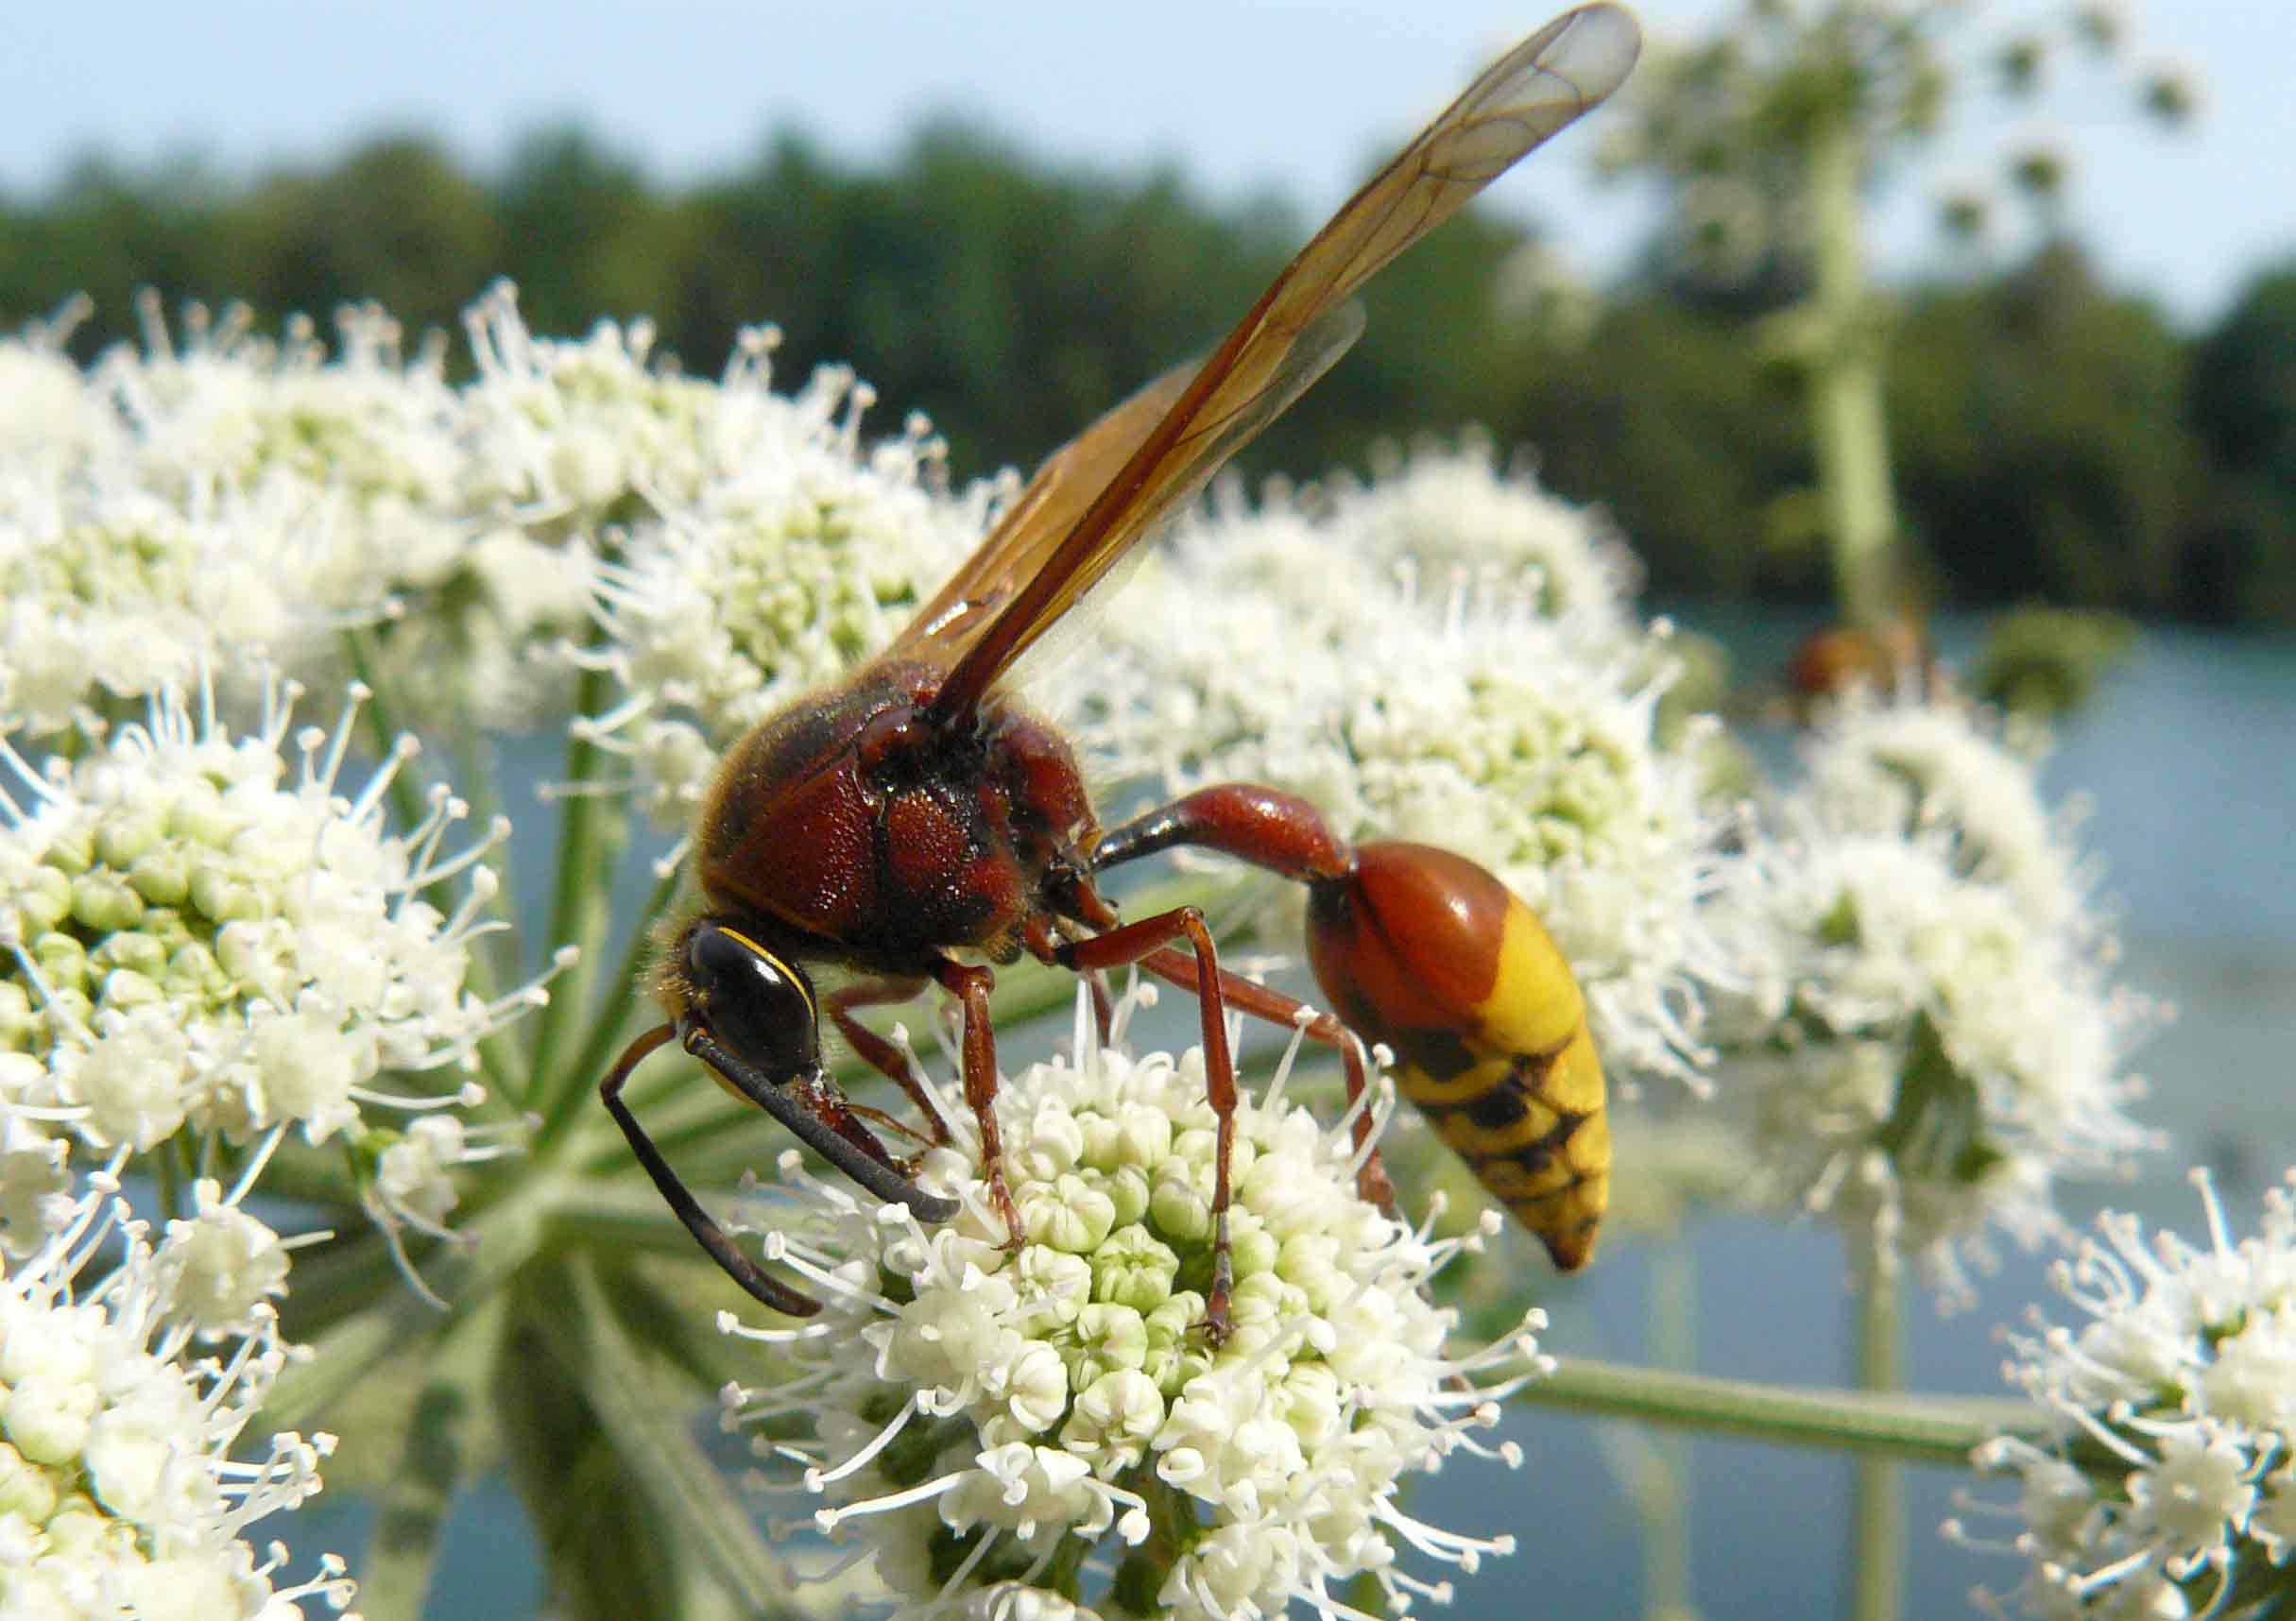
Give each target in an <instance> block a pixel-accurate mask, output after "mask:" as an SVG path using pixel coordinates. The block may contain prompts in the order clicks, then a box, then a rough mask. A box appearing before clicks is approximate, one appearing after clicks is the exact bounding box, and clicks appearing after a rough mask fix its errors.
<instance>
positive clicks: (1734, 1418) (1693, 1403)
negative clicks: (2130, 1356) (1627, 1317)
mask: <svg viewBox="0 0 2296 1621" xmlns="http://www.w3.org/2000/svg"><path fill="white" fill-rule="evenodd" d="M1515 1399H1516V1401H1518V1402H1526V1403H1530V1404H1532V1405H1534V1406H1538V1407H1550V1408H1563V1409H1565V1410H1567V1411H1569V1412H1574V1413H1584V1414H1587V1415H1589V1416H1594V1417H1606V1418H1627V1419H1636V1420H1639V1421H1642V1422H1646V1423H1651V1424H1665V1425H1683V1426H1687V1427H1688V1428H1692V1429H1700V1430H1707V1431H1711V1432H1713V1433H1715V1434H1719V1435H1740V1436H1745V1437H1747V1438H1749V1439H1751V1440H1756V1441H1770V1442H1783V1443H1786V1444H1789V1445H1794V1446H1823V1447H1829V1448H1832V1449H1835V1450H1838V1451H1851V1452H1864V1453H1872V1454H1875V1455H1876V1456H1880V1457H1886V1458H1893V1459H1899V1460H1901V1461H1904V1462H1908V1463H1928V1464H1942V1465H1944V1466H1945V1467H1948V1468H1954V1469H1966V1468H1967V1467H1968V1466H1969V1453H1970V1449H1971V1448H1973V1447H1975V1446H1977V1445H1978V1444H1979V1442H1984V1441H1986V1440H1988V1439H1990V1438H1991V1437H1993V1436H1996V1435H1998V1434H2001V1433H2002V1432H2004V1431H2016V1432H2020V1433H2024V1434H2030V1435H2032V1436H2034V1437H2041V1436H2044V1435H2046V1434H2047V1433H2048V1424H2047V1421H2046V1419H2045V1418H2044V1416H2043V1414H2042V1412H2041V1410H2040V1409H2039V1408H2035V1407H2033V1406H2032V1405H2031V1404H2030V1403H2027V1402H2020V1401H2011V1400H1985V1399H1981V1398H1979V1397H1974V1396H1971V1397H1954V1398H1941V1397H1935V1396H1911V1395H1897V1396H1876V1395H1866V1394H1862V1393H1859V1392H1856V1391H1826V1390H1798V1389H1794V1388H1792V1387H1790V1386H1777V1385H1761V1384H1756V1383H1753V1382H1752V1381H1749V1380H1743V1379H1716V1378H1709V1377H1707V1376H1705V1375H1704V1374H1670V1373H1665V1372H1662V1371H1660V1370H1657V1369H1652V1368H1634V1367H1627V1366H1624V1365H1621V1364H1619V1363H1613V1362H1595V1361H1588V1360H1585V1359H1582V1358H1579V1357H1565V1358H1563V1359H1562V1361H1561V1362H1560V1363H1559V1365H1558V1366H1557V1368H1556V1370H1555V1371H1554V1372H1553V1373H1552V1374H1549V1375H1548V1376H1547V1377H1545V1378H1543V1379H1538V1380H1535V1381H1534V1382H1533V1383H1532V1384H1530V1385H1528V1386H1526V1387H1525V1388H1524V1389H1523V1390H1522V1391H1521V1392H1520V1393H1519V1394H1517V1395H1516V1398H1515Z"/></svg>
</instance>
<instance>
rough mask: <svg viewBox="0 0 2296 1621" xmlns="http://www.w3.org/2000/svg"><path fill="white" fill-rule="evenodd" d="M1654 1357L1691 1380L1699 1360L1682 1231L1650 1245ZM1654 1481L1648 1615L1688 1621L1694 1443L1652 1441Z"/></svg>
mask: <svg viewBox="0 0 2296 1621" xmlns="http://www.w3.org/2000/svg"><path fill="white" fill-rule="evenodd" d="M1650 1313H1651V1357H1652V1359H1653V1361H1654V1362H1656V1363H1657V1364H1658V1366H1659V1367H1661V1368H1663V1369H1666V1370H1669V1371H1670V1372H1673V1373H1681V1374H1687V1373H1688V1372H1689V1371H1690V1369H1691V1368H1692V1367H1694V1366H1695V1365H1696V1364H1697V1360H1698V1271H1697V1266H1696V1263H1695V1262H1694V1261H1693V1260H1692V1258H1691V1255H1690V1245H1689V1241H1688V1239H1687V1238H1686V1237H1684V1236H1683V1234H1682V1232H1681V1230H1680V1229H1679V1228H1676V1229H1673V1230H1672V1231H1671V1232H1670V1233H1669V1234H1668V1235H1667V1236H1666V1237H1663V1238H1661V1239H1659V1240H1658V1241H1657V1242H1656V1243H1654V1244H1653V1245H1652V1246H1651V1276H1650ZM1649 1439H1650V1442H1651V1450H1652V1457H1653V1462H1654V1464H1655V1468H1654V1469H1653V1471H1652V1473H1653V1476H1655V1478H1654V1479H1653V1480H1652V1481H1650V1482H1649V1483H1648V1484H1649V1487H1650V1496H1649V1499H1648V1501H1647V1502H1641V1499H1639V1498H1638V1499H1637V1501H1638V1503H1641V1506H1642V1507H1643V1510H1644V1512H1643V1527H1642V1529H1643V1548H1644V1555H1643V1578H1642V1579H1643V1591H1642V1608H1643V1613H1644V1614H1645V1615H1647V1616H1650V1617H1652V1618H1653V1621H1659V1618H1661V1617H1663V1618H1665V1621H1690V1617H1693V1616H1695V1615H1696V1614H1697V1608H1696V1606H1695V1605H1694V1604H1693V1602H1692V1600H1691V1595H1690V1442H1689V1437H1688V1436H1687V1435H1684V1434H1681V1433H1679V1432H1668V1433H1665V1434H1659V1435H1653V1436H1651V1437H1650V1438H1649Z"/></svg>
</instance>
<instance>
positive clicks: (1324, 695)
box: [1044, 450, 1726, 1079]
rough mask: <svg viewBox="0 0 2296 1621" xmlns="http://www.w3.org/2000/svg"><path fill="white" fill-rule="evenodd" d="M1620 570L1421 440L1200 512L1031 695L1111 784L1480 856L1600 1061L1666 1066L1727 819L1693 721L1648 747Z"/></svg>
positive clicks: (1625, 579)
mask: <svg viewBox="0 0 2296 1621" xmlns="http://www.w3.org/2000/svg"><path fill="white" fill-rule="evenodd" d="M1629 579H1630V571H1629V567H1628V565H1627V563H1626V562H1625V561H1624V560H1623V558H1622V556H1621V555H1620V554H1619V552H1618V550H1617V548H1616V546H1615V543H1614V542H1612V541H1611V539H1610V538H1609V537H1608V535H1607V533H1606V532H1605V531H1603V530H1602V528H1601V527H1600V526H1599V525H1598V524H1597V522H1596V521H1595V520H1594V519H1593V517H1592V516H1591V515H1589V514H1587V513H1585V512H1584V511H1580V510H1576V509H1573V508H1569V507H1567V506H1564V505H1563V504H1562V503H1558V502H1556V501H1555V500H1553V499H1552V498H1551V497H1550V496H1547V495H1545V494H1544V493H1542V492H1541V491H1540V490H1539V489H1537V487H1536V486H1534V485H1533V484H1531V483H1530V481H1529V480H1528V479H1527V478H1523V477H1519V476H1517V477H1507V476H1502V475H1501V474H1500V473H1499V471H1498V469H1496V467H1495V465H1494V463H1493V460H1492V458H1491V457H1490V455H1489V454H1488V453H1487V452H1481V451H1477V450H1469V451H1467V452H1462V453H1459V454H1453V455H1443V454H1436V453H1433V452H1422V453H1420V454H1419V455H1417V456H1415V457H1414V458H1413V459H1412V460H1411V461H1410V462H1409V463H1408V464H1407V465H1406V466H1405V467H1403V468H1402V469H1399V470H1397V471H1396V472H1395V473H1394V475H1393V476H1392V477H1389V478H1386V479H1383V480H1380V481H1379V482H1375V483H1374V484H1372V485H1370V486H1365V487H1362V488H1360V489H1359V488H1343V489H1341V490H1339V491H1337V492H1335V493H1328V494H1324V493H1318V494H1316V495H1315V496H1313V497H1312V498H1311V497H1307V496H1303V497H1300V498H1297V499H1285V498H1283V497H1282V496H1281V495H1280V494H1275V495H1271V497H1270V498H1269V499H1268V500H1267V501H1266V502H1265V503H1262V504H1261V505H1260V506H1259V508H1258V509H1256V510H1249V509H1245V508H1243V507H1242V506H1241V505H1240V504H1238V503H1235V502H1233V501H1232V500H1230V501H1228V502H1225V503H1220V504H1217V505H1216V506H1215V508H1214V509H1213V510H1212V511H1211V512H1210V513H1208V514H1207V515H1205V516H1203V517H1200V518H1199V519H1197V520H1194V521H1192V522H1191V524H1189V525H1188V526H1187V527H1186V528H1185V529H1184V530H1183V532H1182V533H1181V535H1180V537H1179V538H1178V543H1177V545H1176V546H1175V547H1174V550H1173V552H1172V553H1171V555H1168V556H1160V557H1158V558H1157V559H1155V560H1154V561H1153V562H1152V564H1151V566H1150V568H1149V569H1148V570H1147V571H1144V572H1143V575H1142V577H1141V578H1140V579H1139V580H1137V581H1135V582H1134V583H1132V584H1131V585H1130V586H1128V587H1127V588H1126V591H1127V595H1126V598H1125V601H1124V604H1123V607H1122V612H1121V613H1118V614H1112V615H1110V616H1109V622H1108V623H1106V624H1105V626H1103V627H1102V628H1100V629H1099V630H1098V632H1097V633H1096V635H1095V638H1094V643H1093V651H1092V654H1091V655H1090V656H1089V657H1078V658H1077V659H1076V660H1075V661H1074V663H1073V664H1072V665H1071V667H1069V668H1067V669H1064V671H1063V673H1062V674H1063V680H1062V683H1061V690H1060V691H1059V693H1058V694H1054V693H1052V692H1049V691H1048V692H1047V693H1046V694H1044V695H1045V696H1046V697H1048V698H1050V697H1054V696H1055V695H1057V696H1058V697H1059V698H1060V699H1061V700H1062V701H1063V702H1064V703H1065V704H1066V705H1067V706H1068V708H1069V710H1070V713H1071V719H1072V721H1073V725H1074V729H1075V731H1076V734H1077V737H1078V739H1079V741H1080V742H1082V743H1084V744H1085V745H1086V746H1087V748H1088V750H1089V751H1090V752H1091V753H1093V754H1094V755H1096V756H1098V757H1099V758H1100V759H1102V760H1103V761H1105V765H1106V768H1107V771H1108V774H1109V775H1111V776H1121V777H1128V778H1132V779H1142V778H1144V779H1147V780H1149V781H1151V782H1153V783H1154V784H1155V785H1156V786H1157V791H1158V792H1174V791H1184V790H1186V789H1189V788H1192V787H1195V786H1198V785H1200V784H1203V783H1206V782H1209V781H1216V780H1221V779H1225V778H1242V779H1248V780H1252V781H1259V782H1266V783H1270V784H1272V785H1274V786H1276V787H1279V788H1283V789H1287V790H1289V791H1291V792H1293V793H1299V794H1302V795H1304V796H1305V797H1306V798H1308V799H1309V800H1311V802H1313V803H1314V804H1315V805H1317V806H1318V807H1320V808H1321V809H1322V810H1323V811H1324V812H1325V813H1326V814H1327V815H1328V817H1329V818H1330V819H1331V821H1332V823H1333V825H1334V826H1335V827H1336V828H1338V830H1339V831H1340V832H1341V833H1342V834H1343V835H1344V836H1345V837H1348V838H1351V839H1352V838H1359V837H1367V836H1378V837H1386V838H1402V839H1419V840H1423V841H1425V842H1427V843H1431V844H1436V845H1443V846H1445V847H1447V848H1450V849H1454V850H1457V851H1459V852H1460V853H1461V854H1463V855H1465V856H1467V857H1469V858H1471V859H1473V860H1475V861H1478V862H1482V864H1483V865H1485V866H1487V867H1489V868H1490V869H1491V870H1492V871H1493V872H1495V873H1496V874H1498V875H1499V878H1501V879H1504V880H1505V882H1506V883H1507V884H1508V885H1509V886H1510V887H1511V888H1513V889H1514V890H1515V891H1516V893H1517V894H1518V895H1520V896H1522V897H1523V898H1524V899H1525V900H1527V901H1528V902H1529V903H1530V904H1531V905H1532V907H1533V908H1534V910H1535V911H1536V912H1537V913H1539V915H1540V917H1541V918H1542V920H1543V921H1544V922H1545V923H1546V925H1547V928H1548V930H1550V931H1551V933H1552V934H1553V935H1554V937H1555V940H1556V942H1557V944H1558V945H1560V946H1561V947H1562V949H1563V952H1564V955H1565V956H1566V957H1568V959H1569V961H1570V964H1571V966H1572V968H1573V969H1574V970H1575V971H1576V972H1577V974H1578V976H1579V980H1580V982H1581V984H1582V985H1583V986H1584V987H1585V991H1586V996H1587V1001H1588V1004H1589V1013H1590V1018H1591V1022H1592V1025H1593V1029H1594V1033H1595V1039H1596V1045H1597V1046H1598V1047H1599V1048H1601V1049H1602V1053H1603V1058H1604V1062H1605V1063H1606V1065H1610V1066H1616V1067H1617V1068H1618V1069H1619V1070H1623V1071H1626V1072H1628V1073H1630V1074H1631V1073H1632V1072H1636V1071H1643V1072H1656V1073H1671V1074H1675V1075H1678V1076H1681V1077H1683V1078H1685V1079H1689V1078H1692V1077H1693V1075H1694V1071H1695V1067H1696V1066H1697V1064H1698V1063H1699V1062H1700V1061H1701V1059H1702V1056H1703V1055H1702V1053H1701V1051H1700V1049H1699V1044H1698V1032H1697V1020H1698V987H1699V986H1700V984H1702V983H1703V982H1704V981H1706V980H1707V979H1709V978H1711V977H1713V976H1715V975H1718V974H1722V973H1723V972H1725V971H1726V965H1725V964H1724V963H1723V961H1722V956H1721V953H1720V949H1719V947H1718V945H1717V943H1716V942H1715V941H1714V940H1713V939H1712V938H1711V937H1710V934H1709V931H1708V930H1707V927H1706V923H1705V917H1704V915H1703V912H1702V906H1701V903H1702V901H1703V900H1704V898H1705V896H1706V894H1707V893H1708V892H1709V891H1710V890H1711V889H1712V887H1713V884H1714V881H1715V873H1716V869H1717V865H1718V860H1719V858H1718V856H1717V853H1716V852H1717V846H1718V845H1719V844H1720V842H1721V839H1722V834H1723V831H1724V827H1725V819H1724V818H1723V817H1722V816H1721V815H1718V814H1717V813H1716V811H1715V810H1713V809H1712V808H1711V807H1709V806H1708V805H1707V804H1706V803H1705V800H1704V798H1703V797H1702V783H1703V780H1704V776H1703V768H1702V765H1701V756H1702V750H1703V743H1704V739H1705V732H1704V730H1703V729H1701V728H1698V727H1692V728H1691V732H1692V735H1691V736H1688V737H1684V738H1677V739H1674V740H1671V742H1662V741H1661V739H1660V736H1659V728H1658V725H1657V708H1658V701H1659V699H1660V697H1661V695H1662V694H1663V692H1664V691H1665V690H1666V688H1667V686H1668V685H1669V683H1670V682H1671V680H1672V679H1673V674H1674V668H1673V664H1672V661H1671V659H1670V658H1669V657H1667V656H1666V654H1665V652H1664V646H1663V642H1664V635H1665V630H1664V627H1663V626H1660V627H1656V628H1655V629H1653V630H1651V631H1648V632H1645V631H1643V630H1641V629H1639V628H1637V627H1636V624H1635V622H1634V620H1633V618H1632V615H1631V613H1630V611H1629V609H1628V606H1627V605H1626V603H1625V601H1624V599H1623V597H1622V595H1621V594H1620V593H1621V591H1622V590H1623V589H1624V588H1625V586H1626V585H1627V584H1628V583H1629Z"/></svg>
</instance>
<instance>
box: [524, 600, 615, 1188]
mask: <svg viewBox="0 0 2296 1621" xmlns="http://www.w3.org/2000/svg"><path fill="white" fill-rule="evenodd" d="M599 634H601V635H603V634H604V633H603V632H600V633H599ZM612 691H613V678H612V677H611V676H610V675H609V674H607V672H605V671H604V670H599V669H588V670H585V671H583V672H582V677H581V681H580V683H579V686H578V689H577V693H576V698H575V705H576V713H578V714H580V715H584V716H588V715H593V714H596V713H598V712H600V711H601V710H603V709H604V708H606V706H607V704H608V700H609V699H610V697H611V696H612ZM604 763H605V751H604V750H603V749H601V748H599V746H598V745H597V743H595V742H592V741H591V739H590V738H589V737H588V736H587V735H586V734H585V733H584V732H583V731H582V729H581V728H580V727H579V726H578V725H576V726H571V727H569V728H568V730H567V735H566V776H565V782H566V784H567V787H568V790H569V791H568V792H567V793H565V795H564V796H563V798H562V799H561V800H560V807H561V816H562V820H560V822H559V824H558V849H557V862H556V864H555V865H554V866H553V868H552V871H553V873H554V874H555V877H554V879H553V884H554V888H553V892H552V895H551V902H550V930H549V933H548V934H547V935H546V936H545V938H546V939H547V940H548V942H549V945H550V948H551V949H553V950H556V949H557V947H560V946H562V945H573V946H574V947H577V948H579V949H580V951H581V953H582V956H581V960H580V961H579V962H577V963H575V964H573V966H571V967H569V968H568V969H567V970H566V971H565V972H564V973H562V974H560V975H559V976H558V977H557V981H556V982H555V983H553V984H552V986H551V995H550V1003H549V1005H548V1006H547V1007H545V1008H543V1009H542V1011H541V1014H540V1017H539V1018H538V1019H537V1020H536V1021H535V1032H534V1067H533V1070H532V1071H531V1072H530V1074H529V1076H528V1079H529V1081H530V1083H531V1088H532V1089H531V1093H530V1101H533V1102H535V1103H537V1104H539V1105H540V1107H541V1109H542V1111H543V1116H544V1123H543V1126H542V1129H541V1131H540V1133H539V1134H538V1135H537V1140H536V1143H535V1147H536V1149H537V1150H538V1151H540V1149H541V1148H542V1147H543V1146H544V1145H545V1144H547V1143H549V1142H550V1141H551V1140H552V1139H554V1138H556V1137H557V1135H560V1134H561V1133H563V1132H564V1130H565V1122H566V1120H567V1119H568V1118H571V1117H572V1116H573V1115H574V1110H575V1108H576V1106H577V1105H578V1104H579V1103H580V1102H581V1101H582V1099H583V1096H584V1094H585V1093H586V1092H587V1090H588V1087H589V1082H588V1081H587V1080H585V1079H583V1078H582V1077H579V1076H575V1075H574V1074H572V1073H571V1071H570V1069H569V1068H568V1066H566V1063H565V1060H566V1058H567V1057H568V1052H567V1048H568V1045H569V1043H570V1042H571V1041H572V1040H573V1036H574V1032H575V1031H576V1030H578V1029H580V1028H581V1021H582V1020H583V1019H584V1017H585V1016H587V1015H589V1014H590V1011H591V1009H590V1003H591V990H592V987H593V986H594V985H595V984H596V983H597V957H598V948H599V946H600V945H601V943H602V942H603V941H604V940H605V939H606V936H607V931H608V929H609V928H610V927H611V926H612V923H613V885H612V883H611V881H610V879H611V876H612V873H613V869H614V863H615V860H616V858H617V857H619V856H620V855H621V853H622V844H623V838H624V835H625V831H626V828H625V820H626V819H625V816H624V815H623V813H622V810H621V807H620V805H619V804H616V803H609V802H608V800H607V799H606V798H605V797H604V796H603V795H600V794H595V793H585V792H583V790H584V789H585V788H586V787H587V786H588V785H589V784H590V783H591V780H592V779H593V778H595V777H596V776H597V775H598V772H599V769H600V767H601V766H602V765H603V764H604ZM618 994H626V991H623V992H620V993H618Z"/></svg>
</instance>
